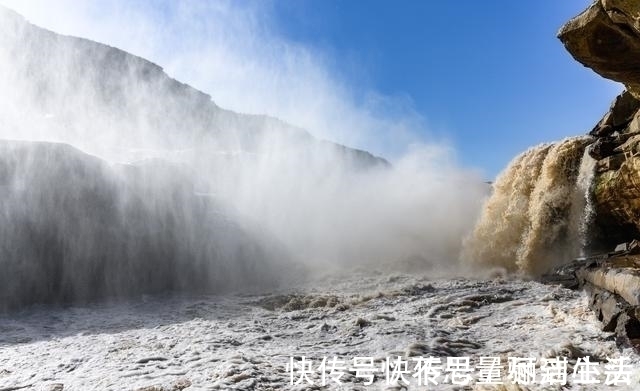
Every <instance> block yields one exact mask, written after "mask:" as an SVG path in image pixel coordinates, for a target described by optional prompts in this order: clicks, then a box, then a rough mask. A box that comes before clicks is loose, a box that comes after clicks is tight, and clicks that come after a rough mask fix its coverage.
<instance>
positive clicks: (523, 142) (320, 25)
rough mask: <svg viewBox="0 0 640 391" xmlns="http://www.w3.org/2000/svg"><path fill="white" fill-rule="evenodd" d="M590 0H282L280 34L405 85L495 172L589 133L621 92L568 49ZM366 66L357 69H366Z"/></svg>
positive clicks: (392, 85)
mask: <svg viewBox="0 0 640 391" xmlns="http://www.w3.org/2000/svg"><path fill="white" fill-rule="evenodd" d="M590 3H591V1H589V0H562V1H558V0H536V1H528V2H522V1H511V0H488V1H477V0H461V1H455V2H454V1H396V2H389V1H381V0H371V1H366V2H359V1H349V0H333V1H317V0H297V1H290V2H277V3H276V4H277V11H278V13H277V14H278V18H279V21H280V23H279V24H278V25H279V26H280V27H281V29H282V33H283V34H286V35H287V36H289V37H291V38H292V39H295V40H299V41H302V42H305V43H307V44H310V45H319V46H321V47H325V48H329V50H332V51H333V52H334V55H335V58H336V59H337V60H336V63H335V66H336V67H345V64H344V63H343V61H346V68H347V70H346V71H345V72H347V73H349V72H354V73H356V72H359V70H360V69H354V67H353V64H354V63H355V64H358V65H359V67H361V68H364V72H365V73H366V75H367V78H368V80H367V83H369V84H371V85H374V86H375V87H376V88H377V89H378V90H379V91H380V92H381V93H383V94H387V95H398V94H406V95H408V96H410V97H411V99H412V100H413V102H414V104H415V108H416V110H417V111H418V112H420V113H421V114H422V115H424V117H425V118H426V120H427V123H428V124H429V127H430V129H431V130H432V131H436V132H438V133H444V134H445V135H446V136H445V137H450V138H451V139H452V141H453V143H454V144H455V146H456V147H457V150H458V151H459V157H460V159H461V160H462V162H463V163H464V164H466V165H471V166H480V167H482V168H484V169H485V171H486V173H487V174H488V175H489V176H493V175H495V174H496V173H497V172H498V171H499V170H501V169H502V168H503V167H504V166H505V165H506V164H507V162H508V161H509V160H510V159H511V158H512V157H513V156H514V155H515V154H517V153H518V152H519V151H522V150H524V149H526V148H527V147H529V146H532V145H535V144H538V143H540V142H547V141H553V140H558V139H561V138H564V137H567V136H572V135H577V134H582V133H584V132H586V131H589V130H591V127H592V126H593V125H594V124H595V122H596V121H597V120H599V119H600V117H601V116H602V115H603V114H604V112H606V110H607V109H608V107H609V104H610V102H611V100H612V99H613V98H614V97H615V96H616V95H617V94H618V93H619V92H620V91H621V89H622V87H621V86H620V84H617V83H613V82H610V81H608V80H605V79H602V78H601V77H599V76H598V75H596V74H595V73H593V72H592V71H590V70H589V69H587V68H584V67H583V66H582V65H581V64H579V63H577V62H576V61H574V60H573V58H572V57H571V56H570V55H569V54H568V52H566V51H565V50H564V47H563V45H562V44H561V43H560V41H559V40H558V39H557V38H556V32H557V30H558V29H559V27H560V26H561V25H562V24H563V23H564V22H565V21H567V20H568V19H569V18H571V17H573V16H574V15H576V14H578V13H579V12H580V11H582V10H583V9H585V8H586V6H587V5H589V4H590ZM357 77H358V75H354V77H353V78H354V79H357Z"/></svg>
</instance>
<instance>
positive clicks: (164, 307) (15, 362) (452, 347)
mask: <svg viewBox="0 0 640 391" xmlns="http://www.w3.org/2000/svg"><path fill="white" fill-rule="evenodd" d="M398 355H400V356H402V357H405V358H406V357H409V356H423V357H428V356H434V357H440V358H442V360H443V361H446V357H453V356H469V357H471V363H472V365H474V363H477V360H478V359H479V358H480V357H482V356H500V357H501V358H502V364H503V365H504V366H505V368H504V370H503V375H504V377H505V381H506V385H505V386H506V389H525V390H526V389H531V390H537V389H542V388H543V387H542V386H540V385H533V386H528V388H527V387H524V386H522V387H520V388H517V387H515V386H513V385H510V384H509V381H508V379H506V371H507V369H506V364H507V357H509V356H511V357H536V358H537V359H540V358H542V357H550V358H552V357H556V356H561V357H562V356H564V357H568V358H569V362H570V364H569V375H568V377H567V378H568V384H567V386H566V387H565V388H568V389H572V390H574V389H576V390H577V389H584V390H591V389H598V390H600V389H601V390H624V389H627V390H636V389H640V385H639V384H640V358H639V357H638V356H637V355H635V354H633V353H632V352H631V351H629V350H624V351H620V350H618V349H617V348H616V345H615V342H614V340H613V337H612V336H611V334H610V333H603V332H601V331H600V324H599V323H598V321H597V320H596V319H595V317H594V316H593V314H592V313H591V312H590V310H589V309H588V308H587V306H586V297H585V296H584V295H583V294H582V293H580V292H574V291H570V290H566V289H564V288H561V287H557V286H547V285H542V284H539V283H536V282H531V281H521V280H470V279H435V280H430V279H429V278H428V277H420V276H410V275H393V276H389V275H383V274H378V275H352V276H349V277H344V276H343V277H335V278H325V279H324V280H323V281H319V282H316V283H313V284H310V285H307V286H305V287H297V288H289V289H286V290H282V291H280V292H274V293H272V294H271V295H266V296H246V295H227V296H184V295H182V296H179V297H177V296H172V297H144V298H140V299H137V300H131V301H129V302H126V303H116V304H94V305H87V306H82V307H80V306H77V307H70V308H46V307H39V308H32V309H29V310H25V311H22V312H20V313H14V314H9V315H3V316H1V317H0V390H15V389H25V390H28V389H34V390H62V389H64V390H83V391H84V390H138V389H141V388H145V387H148V388H147V389H148V390H179V389H182V388H184V387H185V386H188V387H187V388H185V389H186V390H189V391H190V390H210V389H215V390H231V389H239V390H295V389H340V390H354V389H355V390H357V389H372V390H380V389H390V390H391V389H393V390H400V389H403V388H402V387H399V386H397V387H395V386H393V385H387V383H386V379H385V376H384V374H383V373H382V372H380V373H379V374H378V375H377V377H376V381H375V382H374V383H373V384H372V385H370V386H364V385H363V384H362V379H358V378H356V377H355V376H354V372H351V373H347V374H345V375H344V376H342V378H341V380H342V382H343V384H341V385H339V384H337V383H334V382H332V381H330V380H329V381H328V384H327V386H326V387H321V386H320V374H319V372H318V371H316V372H315V374H314V376H312V379H313V380H314V382H315V386H314V387H312V386H310V385H308V384H307V385H305V386H302V385H297V386H296V385H290V384H289V381H290V378H289V373H288V372H287V370H286V368H285V365H286V364H287V363H288V362H289V358H290V357H291V356H297V357H299V356H305V357H306V359H310V360H313V363H314V366H315V365H316V364H319V363H320V361H321V359H322V358H323V357H325V356H326V357H329V358H332V357H333V356H337V357H338V358H339V359H341V360H345V361H347V363H349V364H350V363H351V362H352V360H353V358H354V357H356V356H359V357H373V358H375V359H376V360H377V361H376V365H378V366H379V367H381V366H382V364H383V362H384V361H385V358H386V357H391V358H396V357H397V356H398ZM620 355H624V356H626V357H629V358H630V359H631V364H632V365H633V375H632V384H631V385H630V386H628V387H627V386H620V385H619V386H609V385H604V384H600V385H576V384H573V380H572V377H571V372H572V368H573V366H572V363H575V359H576V358H578V357H584V356H590V357H591V360H592V361H593V360H597V361H600V360H601V361H602V363H601V366H600V369H601V371H603V365H604V363H605V362H606V358H607V357H619V356H620ZM538 363H540V360H538ZM475 375H477V373H474V376H475ZM604 379H605V377H604V376H601V377H600V381H602V382H603V381H604ZM412 381H413V382H414V383H413V384H412V385H410V386H408V387H407V389H409V390H423V389H485V388H481V386H479V385H474V384H472V385H471V386H470V387H467V388H462V387H459V386H453V385H451V384H440V385H438V386H430V387H428V388H427V387H424V386H420V387H419V386H417V383H416V382H415V381H416V379H415V378H412ZM154 387H155V388H154ZM456 387H458V388H456ZM486 389H499V388H498V386H486ZM501 389H505V388H501ZM550 389H563V387H560V386H552V387H550Z"/></svg>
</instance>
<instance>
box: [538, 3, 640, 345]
mask: <svg viewBox="0 0 640 391" xmlns="http://www.w3.org/2000/svg"><path fill="white" fill-rule="evenodd" d="M558 38H559V39H560V40H561V41H562V43H563V44H564V45H565V47H566V49H567V50H568V51H569V53H570V54H571V55H572V56H573V57H574V58H575V59H576V60H577V61H578V62H580V63H582V64H583V65H584V66H586V67H588V68H591V69H592V70H593V71H595V72H596V73H598V74H599V75H601V76H603V77H605V78H608V79H611V80H614V81H618V82H621V83H623V84H624V85H625V86H626V90H625V91H624V92H623V93H622V94H620V95H619V96H618V97H616V99H615V100H614V102H613V103H612V105H611V107H610V109H609V111H608V112H607V113H606V114H605V115H604V117H603V118H602V119H601V120H600V121H599V122H598V123H597V124H596V125H595V127H594V128H593V129H592V130H591V131H590V133H589V134H590V135H591V136H593V137H594V142H593V143H592V144H591V145H590V146H589V147H588V153H589V155H590V156H591V157H592V158H593V159H594V160H595V173H594V177H593V184H592V187H591V189H590V190H591V191H590V196H591V203H592V205H593V212H594V214H593V220H592V221H591V224H590V226H589V231H590V232H588V236H589V239H590V240H589V243H590V248H589V249H587V252H591V253H603V252H604V251H606V250H605V249H611V248H613V246H614V245H615V244H616V243H621V242H624V243H625V244H623V245H619V246H618V247H616V251H614V252H611V253H604V254H603V255H600V256H594V257H589V258H580V259H577V260H576V261H574V262H573V263H571V264H569V265H566V266H564V267H562V268H560V269H558V270H556V271H555V272H554V273H552V274H551V275H547V276H545V277H543V280H545V281H547V282H552V283H561V284H563V285H565V286H569V287H573V288H582V289H585V290H586V291H587V292H588V294H589V300H590V303H589V304H590V306H591V308H592V309H593V310H594V311H595V312H596V314H597V316H598V318H599V319H600V320H601V321H602V328H603V330H605V331H610V332H615V334H616V340H617V342H618V343H619V344H620V345H623V346H631V347H634V348H635V349H636V350H638V349H640V246H639V245H638V242H636V241H635V239H638V238H640V67H638V61H637V59H638V58H640V2H638V1H629V0H596V1H594V3H593V4H592V5H591V6H589V7H588V8H587V9H586V10H585V11H584V12H582V13H581V14H580V15H578V16H576V17H574V18H573V19H571V20H570V21H569V22H567V23H566V24H565V25H564V26H563V27H562V28H561V29H560V31H559V33H558Z"/></svg>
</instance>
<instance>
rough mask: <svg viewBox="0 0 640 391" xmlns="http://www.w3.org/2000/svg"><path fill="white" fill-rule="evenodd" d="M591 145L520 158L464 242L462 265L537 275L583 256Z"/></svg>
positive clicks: (569, 144)
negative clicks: (588, 152)
mask: <svg viewBox="0 0 640 391" xmlns="http://www.w3.org/2000/svg"><path fill="white" fill-rule="evenodd" d="M590 140H591V138H589V137H574V138H568V139H565V140H562V141H560V142H557V143H554V144H543V145H539V146H536V147H533V148H531V149H529V150H528V151H526V152H524V153H522V154H521V155H519V156H517V157H516V158H515V159H514V160H513V161H512V162H511V163H510V164H509V165H508V167H507V168H506V169H505V171H504V172H503V173H502V174H500V175H499V177H498V179H497V180H496V183H495V185H494V191H493V194H492V195H491V197H490V198H489V199H488V200H487V202H486V203H485V205H484V208H483V212H482V214H481V216H480V219H479V221H478V222H477V224H476V226H475V228H474V230H473V232H472V234H471V236H470V237H469V238H467V240H466V241H465V246H464V250H463V255H462V257H463V259H464V260H465V261H466V262H468V263H470V264H471V265H474V266H479V267H500V268H504V269H506V270H507V271H510V272H519V273H523V274H529V275H538V274H540V273H543V272H545V271H546V270H548V269H549V268H551V267H553V266H555V265H557V264H559V263H561V262H563V261H565V260H567V259H570V258H571V257H575V256H577V255H579V254H580V253H579V252H578V253H576V249H577V248H578V247H581V246H576V243H575V241H574V239H572V238H573V237H578V238H581V239H580V241H581V242H580V243H582V242H583V241H585V239H584V238H585V235H586V231H585V229H582V228H579V227H580V226H581V225H585V226H586V224H587V220H586V219H587V218H588V216H590V215H591V212H588V213H587V212H585V210H586V209H588V208H590V205H591V204H590V203H589V202H588V197H586V194H588V188H589V186H590V182H591V180H592V176H593V174H592V173H593V162H590V161H589V159H590V158H589V159H585V158H584V155H585V148H586V146H587V144H588V143H589V142H590ZM576 194H578V195H579V196H578V195H576ZM577 209H579V213H578V212H576V211H575V210H577ZM574 215H575V216H577V217H574ZM583 220H584V223H582V222H581V221H583ZM576 221H577V223H576ZM575 227H578V228H575ZM574 232H576V234H574ZM581 232H583V233H582V234H581Z"/></svg>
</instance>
